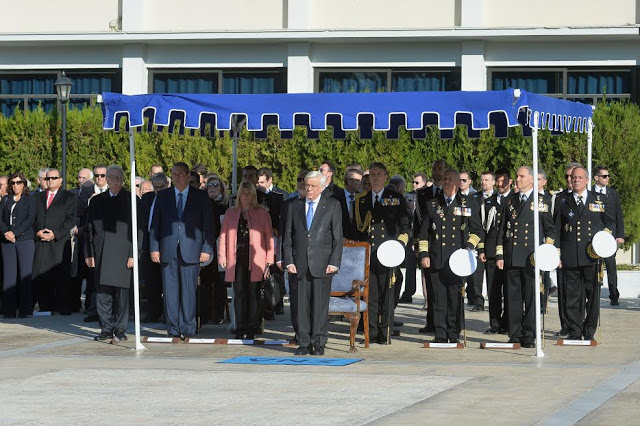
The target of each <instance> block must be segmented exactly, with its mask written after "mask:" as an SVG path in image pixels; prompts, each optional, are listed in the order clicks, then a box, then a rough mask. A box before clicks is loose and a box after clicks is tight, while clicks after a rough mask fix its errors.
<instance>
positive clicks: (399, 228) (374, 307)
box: [355, 162, 411, 345]
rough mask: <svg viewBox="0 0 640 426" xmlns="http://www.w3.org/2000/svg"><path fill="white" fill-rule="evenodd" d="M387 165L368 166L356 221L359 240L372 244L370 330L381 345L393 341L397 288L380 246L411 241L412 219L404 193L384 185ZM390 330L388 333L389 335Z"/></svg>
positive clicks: (356, 205) (357, 203) (404, 245)
mask: <svg viewBox="0 0 640 426" xmlns="http://www.w3.org/2000/svg"><path fill="white" fill-rule="evenodd" d="M387 177H388V175H387V168H386V166H385V165H384V164H382V163H377V162H376V163H373V164H371V166H370V167H369V179H370V182H371V190H370V191H367V192H361V193H360V194H358V195H357V196H356V203H355V207H356V208H355V222H356V227H357V231H358V240H359V241H366V242H368V243H369V244H371V260H370V263H369V306H368V309H369V332H370V334H371V341H372V342H376V343H379V344H382V345H385V344H388V343H390V342H391V335H392V334H393V309H394V303H395V299H394V295H395V294H394V290H395V289H390V288H389V285H390V283H391V282H392V281H393V280H392V273H399V271H398V272H396V271H395V270H394V268H388V267H386V266H384V265H382V264H381V263H380V261H379V260H378V247H380V244H382V243H384V242H385V241H387V240H392V239H393V240H396V239H397V240H398V241H400V242H401V243H402V245H403V247H406V246H407V243H408V241H409V232H410V230H411V227H410V218H409V214H408V212H409V210H408V209H407V202H406V200H405V198H404V197H403V196H402V194H400V193H398V192H396V191H393V190H391V189H389V188H385V183H386V182H387ZM388 333H389V334H388Z"/></svg>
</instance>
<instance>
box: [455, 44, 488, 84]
mask: <svg viewBox="0 0 640 426" xmlns="http://www.w3.org/2000/svg"><path fill="white" fill-rule="evenodd" d="M461 51H462V55H461V56H460V69H461V86H462V87H461V89H462V90H480V91H482V90H487V66H486V65H485V62H484V42H483V41H463V42H462V49H461Z"/></svg>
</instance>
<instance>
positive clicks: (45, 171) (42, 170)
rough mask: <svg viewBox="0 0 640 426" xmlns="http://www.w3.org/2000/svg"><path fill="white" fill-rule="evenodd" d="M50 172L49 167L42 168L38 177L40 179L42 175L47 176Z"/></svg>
mask: <svg viewBox="0 0 640 426" xmlns="http://www.w3.org/2000/svg"><path fill="white" fill-rule="evenodd" d="M48 171H49V168H48V167H43V168H41V169H40V170H38V177H40V175H42V174H43V175H45V176H46V175H47V172H48Z"/></svg>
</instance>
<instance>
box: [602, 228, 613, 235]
mask: <svg viewBox="0 0 640 426" xmlns="http://www.w3.org/2000/svg"><path fill="white" fill-rule="evenodd" d="M604 232H608V233H609V234H613V232H611V229H609V228H604Z"/></svg>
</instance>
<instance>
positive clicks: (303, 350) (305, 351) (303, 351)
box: [293, 346, 309, 355]
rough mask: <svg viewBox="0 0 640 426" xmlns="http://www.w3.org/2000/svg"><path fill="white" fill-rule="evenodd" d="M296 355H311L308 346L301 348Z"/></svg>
mask: <svg viewBox="0 0 640 426" xmlns="http://www.w3.org/2000/svg"><path fill="white" fill-rule="evenodd" d="M293 354H294V355H309V347H308V346H300V347H299V348H298V349H297V350H296V351H295V352H294V353H293Z"/></svg>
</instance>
